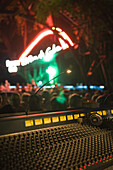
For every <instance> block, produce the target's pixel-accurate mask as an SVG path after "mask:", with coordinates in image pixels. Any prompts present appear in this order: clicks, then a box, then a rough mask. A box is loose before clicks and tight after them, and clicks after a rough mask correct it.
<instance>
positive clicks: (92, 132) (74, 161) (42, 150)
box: [0, 123, 113, 170]
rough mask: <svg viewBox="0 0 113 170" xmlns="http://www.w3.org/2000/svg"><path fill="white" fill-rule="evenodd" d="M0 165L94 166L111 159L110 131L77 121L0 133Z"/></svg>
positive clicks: (52, 169) (46, 169)
mask: <svg viewBox="0 0 113 170" xmlns="http://www.w3.org/2000/svg"><path fill="white" fill-rule="evenodd" d="M0 148H2V149H1V154H0V166H1V168H0V169H4V170H6V169H12V170H17V169H18V170H19V169H24V170H28V169H33V170H35V169H36V170H42V169H43V170H60V169H62V170H65V169H67V170H83V169H85V170H89V169H91V170H93V169H99V168H100V169H101V170H102V169H104V168H106V165H108V164H109V165H112V163H113V159H112V156H113V138H112V131H110V130H105V129H100V128H96V127H92V126H88V125H81V124H79V123H72V124H67V125H61V126H56V127H50V128H44V129H38V130H32V131H26V132H20V133H15V134H10V135H2V136H1V137H0Z"/></svg>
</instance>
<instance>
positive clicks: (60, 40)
mask: <svg viewBox="0 0 113 170" xmlns="http://www.w3.org/2000/svg"><path fill="white" fill-rule="evenodd" d="M58 40H59V42H60V45H61V47H62V49H63V50H66V49H67V48H69V45H68V44H67V43H65V42H64V40H62V39H61V38H59V39H58Z"/></svg>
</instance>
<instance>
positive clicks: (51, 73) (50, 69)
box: [46, 66, 56, 84]
mask: <svg viewBox="0 0 113 170" xmlns="http://www.w3.org/2000/svg"><path fill="white" fill-rule="evenodd" d="M46 73H48V74H49V80H51V79H52V78H53V77H54V76H55V75H56V69H55V68H54V67H51V66H49V67H48V68H47V70H46ZM50 83H51V84H52V83H53V80H52V81H50Z"/></svg>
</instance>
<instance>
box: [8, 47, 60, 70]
mask: <svg viewBox="0 0 113 170" xmlns="http://www.w3.org/2000/svg"><path fill="white" fill-rule="evenodd" d="M61 50H62V47H60V46H59V45H58V46H55V44H53V45H52V48H51V47H48V48H47V49H46V50H45V52H44V51H43V50H40V52H39V54H38V55H35V56H33V55H29V56H28V57H25V58H23V60H22V59H21V61H20V60H13V61H11V60H6V67H8V71H9V72H10V73H14V72H17V71H18V67H19V66H25V65H28V64H30V63H32V62H33V61H35V60H39V59H44V60H45V61H50V59H51V58H49V56H53V55H54V54H55V53H56V52H59V51H61Z"/></svg>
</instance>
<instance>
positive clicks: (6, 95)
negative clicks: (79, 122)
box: [0, 80, 113, 114]
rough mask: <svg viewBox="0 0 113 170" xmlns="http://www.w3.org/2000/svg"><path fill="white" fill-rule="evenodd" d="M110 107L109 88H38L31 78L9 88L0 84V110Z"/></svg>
mask: <svg viewBox="0 0 113 170" xmlns="http://www.w3.org/2000/svg"><path fill="white" fill-rule="evenodd" d="M99 107H100V108H101V107H102V108H109V107H113V93H112V91H110V90H106V89H104V90H91V89H88V90H85V89H83V90H78V89H66V88H64V86H63V85H60V86H58V84H57V83H55V86H54V88H49V89H45V88H39V87H38V86H37V85H36V84H35V82H34V80H32V83H31V84H27V85H26V86H25V85H24V83H23V84H22V86H21V88H20V85H19V83H17V84H16V88H13V89H10V83H9V82H8V80H5V84H4V85H3V84H1V85H0V113H1V114H2V113H18V112H24V113H26V114H28V113H29V112H30V111H31V112H32V111H39V112H43V111H44V112H47V111H58V110H66V109H80V108H99Z"/></svg>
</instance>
